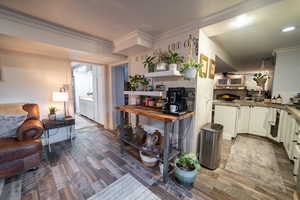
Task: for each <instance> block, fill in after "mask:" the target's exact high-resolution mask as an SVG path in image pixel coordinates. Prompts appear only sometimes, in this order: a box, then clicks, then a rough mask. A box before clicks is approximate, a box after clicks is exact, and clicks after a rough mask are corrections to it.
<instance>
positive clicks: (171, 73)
mask: <svg viewBox="0 0 300 200" xmlns="http://www.w3.org/2000/svg"><path fill="white" fill-rule="evenodd" d="M170 76H182V74H181V73H180V72H179V71H177V70H176V71H161V72H151V73H146V74H145V77H148V78H155V77H170Z"/></svg>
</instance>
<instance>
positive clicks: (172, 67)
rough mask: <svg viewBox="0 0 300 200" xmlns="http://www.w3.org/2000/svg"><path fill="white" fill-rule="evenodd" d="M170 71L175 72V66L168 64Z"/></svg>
mask: <svg viewBox="0 0 300 200" xmlns="http://www.w3.org/2000/svg"><path fill="white" fill-rule="evenodd" d="M169 70H170V71H177V64H169Z"/></svg>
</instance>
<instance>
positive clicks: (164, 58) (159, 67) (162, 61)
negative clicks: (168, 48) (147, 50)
mask: <svg viewBox="0 0 300 200" xmlns="http://www.w3.org/2000/svg"><path fill="white" fill-rule="evenodd" d="M168 62H169V54H168V52H163V51H159V53H158V61H157V64H156V71H167V70H168Z"/></svg>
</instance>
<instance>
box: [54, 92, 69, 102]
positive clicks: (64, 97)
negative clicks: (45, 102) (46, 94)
mask: <svg viewBox="0 0 300 200" xmlns="http://www.w3.org/2000/svg"><path fill="white" fill-rule="evenodd" d="M68 97H69V96H68V93H67V92H53V94H52V100H53V101H57V102H66V101H68Z"/></svg>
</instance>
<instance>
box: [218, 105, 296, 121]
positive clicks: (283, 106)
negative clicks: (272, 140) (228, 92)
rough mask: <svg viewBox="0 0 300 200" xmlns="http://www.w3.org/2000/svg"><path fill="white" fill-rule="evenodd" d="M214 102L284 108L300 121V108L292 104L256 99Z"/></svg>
mask: <svg viewBox="0 0 300 200" xmlns="http://www.w3.org/2000/svg"><path fill="white" fill-rule="evenodd" d="M213 104H214V105H221V106H232V107H240V106H258V107H267V108H276V109H283V110H286V111H287V112H289V113H291V114H292V115H293V116H294V117H295V119H296V120H297V121H299V122H300V110H298V109H297V108H295V107H294V106H291V105H286V104H274V103H265V102H255V101H240V100H238V101H233V102H227V101H220V100H214V101H213Z"/></svg>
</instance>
